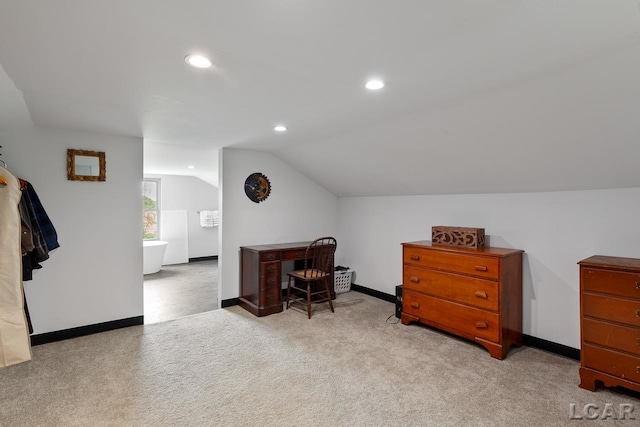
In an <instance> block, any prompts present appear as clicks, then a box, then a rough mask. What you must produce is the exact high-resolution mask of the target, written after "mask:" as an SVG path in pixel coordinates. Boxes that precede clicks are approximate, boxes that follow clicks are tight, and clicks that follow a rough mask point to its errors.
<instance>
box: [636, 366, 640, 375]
mask: <svg viewBox="0 0 640 427" xmlns="http://www.w3.org/2000/svg"><path fill="white" fill-rule="evenodd" d="M636 374H640V366H636Z"/></svg>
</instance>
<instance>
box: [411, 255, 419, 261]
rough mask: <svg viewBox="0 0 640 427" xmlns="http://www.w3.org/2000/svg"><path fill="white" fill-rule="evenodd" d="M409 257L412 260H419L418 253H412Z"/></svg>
mask: <svg viewBox="0 0 640 427" xmlns="http://www.w3.org/2000/svg"><path fill="white" fill-rule="evenodd" d="M411 259H412V260H413V261H420V255H416V254H413V255H411Z"/></svg>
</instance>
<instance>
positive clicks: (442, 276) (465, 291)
mask: <svg viewBox="0 0 640 427" xmlns="http://www.w3.org/2000/svg"><path fill="white" fill-rule="evenodd" d="M402 285H403V287H404V289H408V290H414V291H418V292H423V293H427V294H430V295H433V296H436V297H442V298H446V299H448V300H453V301H456V302H460V303H462V304H469V305H473V306H476V307H480V308H483V309H486V310H493V311H498V307H499V301H498V282H495V281H492V280H486V279H478V278H475V277H469V276H463V275H460V274H453V273H445V272H441V271H436V270H429V269H426V268H422V267H414V266H411V265H404V266H403V280H402Z"/></svg>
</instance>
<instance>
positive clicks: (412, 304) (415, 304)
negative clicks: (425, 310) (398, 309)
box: [409, 302, 420, 308]
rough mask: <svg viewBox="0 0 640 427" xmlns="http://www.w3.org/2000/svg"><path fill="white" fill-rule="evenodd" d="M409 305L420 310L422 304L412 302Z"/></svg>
mask: <svg viewBox="0 0 640 427" xmlns="http://www.w3.org/2000/svg"><path fill="white" fill-rule="evenodd" d="M409 305H410V306H411V308H420V304H418V303H417V302H412V303H411V304H409Z"/></svg>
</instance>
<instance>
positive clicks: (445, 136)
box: [0, 0, 640, 196]
mask: <svg viewBox="0 0 640 427" xmlns="http://www.w3.org/2000/svg"><path fill="white" fill-rule="evenodd" d="M192 53H202V54H205V55H207V56H209V57H210V58H211V59H212V61H213V63H214V66H213V67H211V68H209V69H195V68H191V67H189V66H188V65H187V64H186V63H185V62H184V58H185V56H186V55H189V54H192ZM0 64H1V65H2V67H3V68H4V70H5V71H6V75H7V76H8V77H9V78H10V79H11V81H12V82H13V84H15V88H16V89H17V90H18V91H19V93H21V94H22V96H23V97H24V100H23V101H22V100H16V102H24V103H26V106H27V108H28V111H29V114H30V117H31V119H32V120H33V122H34V123H35V124H36V125H41V126H54V127H62V128H69V129H78V130H86V131H91V132H100V133H109V134H118V135H128V136H139V137H143V138H144V140H145V147H146V148H145V150H146V151H147V152H148V153H149V156H150V157H153V156H155V157H157V158H158V159H159V160H164V161H165V163H166V164H165V165H164V166H163V167H164V168H165V169H163V170H162V172H160V173H180V171H184V174H189V173H193V172H189V171H188V170H186V166H187V165H186V164H183V163H187V162H188V157H189V155H190V153H199V152H204V153H206V156H200V158H201V159H205V158H208V159H211V163H207V162H205V161H202V163H201V166H198V168H202V169H206V173H207V174H209V175H214V174H215V168H216V167H217V163H215V161H216V160H215V159H217V156H216V154H215V151H216V150H217V149H218V148H220V147H235V148H245V149H252V150H259V151H265V152H271V153H273V154H275V155H276V156H278V157H280V158H282V159H283V160H284V161H286V162H287V163H289V164H290V165H292V166H293V167H295V168H297V169H299V170H300V171H301V172H303V173H304V174H306V175H308V176H309V177H310V178H312V179H314V180H315V181H316V182H318V183H319V184H320V185H322V186H324V187H325V188H327V189H328V190H330V191H331V192H333V193H334V194H336V195H338V196H364V195H399V194H442V193H478V192H479V193H485V192H486V193H490V192H527V191H555V190H574V189H576V190H580V189H596V188H619V187H635V186H640V174H638V173H637V159H638V158H639V157H640V141H639V140H638V139H639V137H640V120H638V116H639V113H640V9H639V6H638V2H637V1H636V0H616V1H603V0H563V1H555V0H537V1H534V0H531V1H524V0H522V1H513V0H482V1H477V0H447V1H428V0H397V1H393V2H391V1H372V0H348V1H345V0H323V1H312V0H243V1H238V0H226V1H221V0H181V1H178V0H175V1H173V0H171V1H170V0H163V1H157V0H156V1H154V0H136V1H131V0H111V1H103V0H84V1H73V0H56V1H55V2H52V1H47V0H39V1H36V0H22V1H19V2H18V1H13V0H0ZM371 77H378V78H380V79H382V80H384V82H385V83H386V86H385V87H384V88H383V89H381V90H379V91H375V92H371V91H367V90H366V89H365V88H364V83H365V81H366V80H367V79H369V78H371ZM12 96H13V95H12ZM6 103H7V101H6V100H3V102H2V103H0V107H2V109H0V112H6V111H12V110H11V109H10V108H9V107H3V105H4V104H6ZM8 122H9V123H10V122H12V121H11V120H6V119H5V121H3V120H2V119H1V118H0V124H2V126H5V125H8V124H7V123H8ZM281 123H282V124H285V125H286V126H287V127H288V130H287V132H285V133H277V132H274V130H273V126H274V125H276V124H281ZM176 150H177V151H178V152H182V153H183V155H182V156H183V157H184V159H183V158H182V157H176V156H175V155H173V154H172V153H175V151H176ZM184 153H186V154H184ZM174 167H175V170H173V169H172V168H174ZM202 169H201V171H202ZM154 172H158V171H154ZM203 173H204V172H203ZM212 179H213V178H212Z"/></svg>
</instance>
